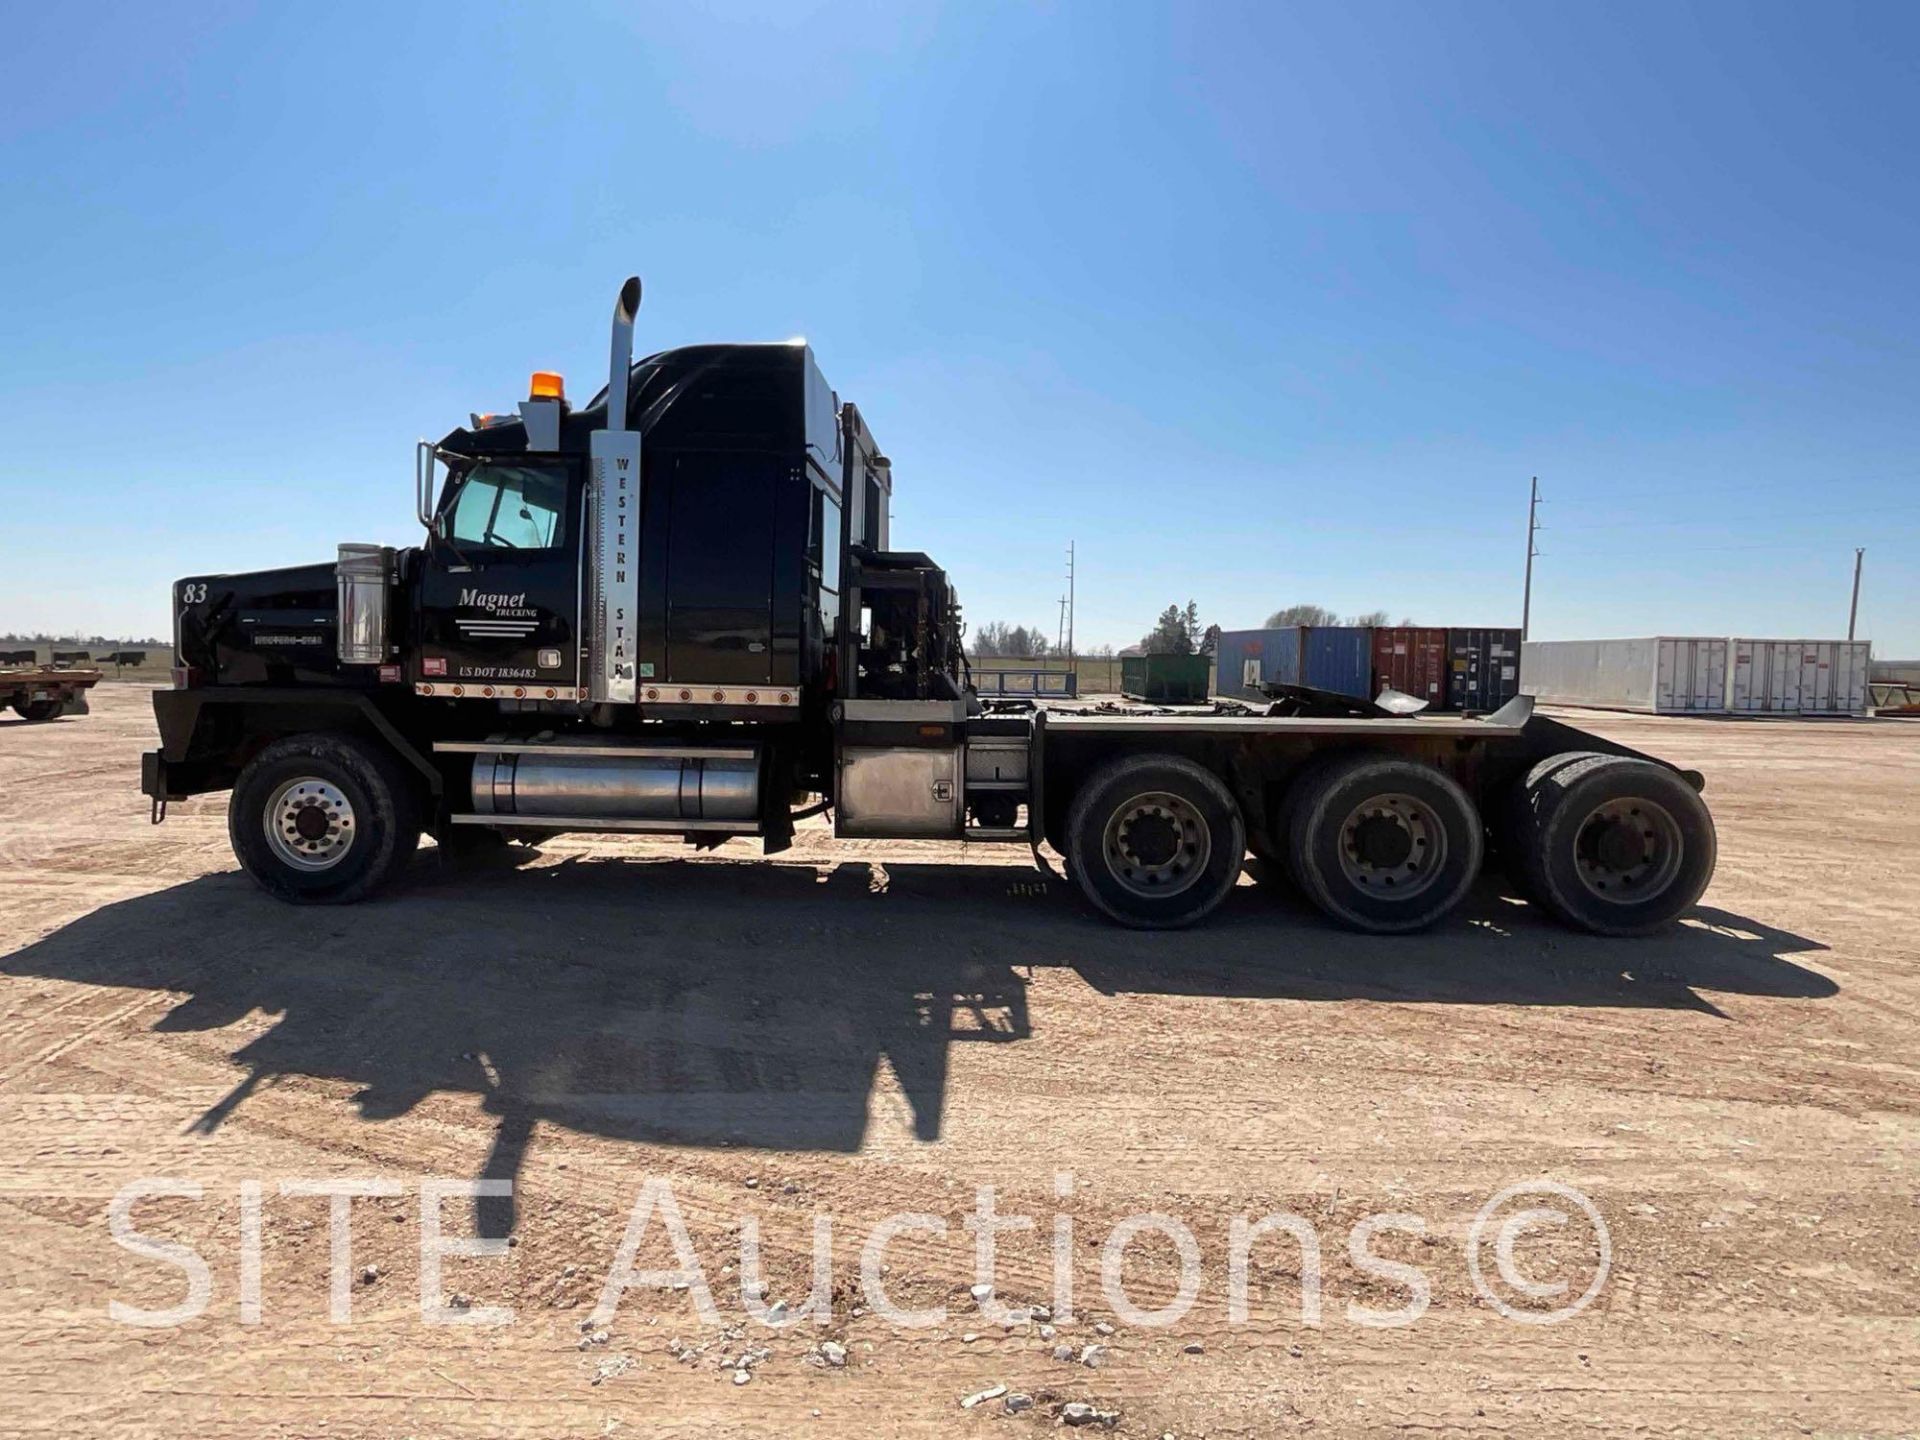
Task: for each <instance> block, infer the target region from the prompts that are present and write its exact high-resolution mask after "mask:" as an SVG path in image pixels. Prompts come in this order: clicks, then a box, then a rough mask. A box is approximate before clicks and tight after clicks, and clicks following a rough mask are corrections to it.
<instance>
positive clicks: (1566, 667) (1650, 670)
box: [1520, 635, 1728, 715]
mask: <svg viewBox="0 0 1920 1440" xmlns="http://www.w3.org/2000/svg"><path fill="white" fill-rule="evenodd" d="M1727 651H1728V645H1727V642H1726V641H1725V640H1722V639H1720V638H1718V637H1717V636H1699V635H1649V636H1645V637H1643V638H1639V639H1632V640H1529V641H1528V642H1527V643H1526V644H1525V645H1523V646H1522V647H1521V653H1520V688H1521V689H1522V690H1523V691H1524V692H1525V693H1526V694H1528V695H1532V696H1534V697H1535V698H1536V699H1539V700H1542V701H1545V702H1546V703H1548V704H1552V705H1588V706H1592V707H1594V708H1595V709H1601V710H1638V711H1642V712H1645V713H1647V714H1652V715H1714V714H1723V713H1725V711H1726V708H1727Z"/></svg>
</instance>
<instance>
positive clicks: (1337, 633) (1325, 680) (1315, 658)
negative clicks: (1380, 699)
mask: <svg viewBox="0 0 1920 1440" xmlns="http://www.w3.org/2000/svg"><path fill="white" fill-rule="evenodd" d="M1300 673H1301V674H1302V675H1303V676H1304V677H1305V678H1304V679H1302V681H1301V682H1300V683H1301V684H1303V685H1311V686H1312V687H1313V688H1314V689H1315V690H1331V691H1332V692H1333V693H1334V694H1336V695H1353V696H1356V697H1358V698H1359V699H1362V700H1371V699H1372V698H1373V627H1372V626H1370V625H1303V626H1302V627H1301V628H1300Z"/></svg>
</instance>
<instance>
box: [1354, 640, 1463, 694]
mask: <svg viewBox="0 0 1920 1440" xmlns="http://www.w3.org/2000/svg"><path fill="white" fill-rule="evenodd" d="M1388 689H1392V690H1398V691H1399V692H1400V693H1401V694H1402V695H1411V696H1413V698H1414V699H1416V700H1424V701H1426V702H1427V707H1428V708H1429V709H1432V710H1443V709H1445V708H1446V704H1447V632H1446V631H1445V630H1442V629H1440V628H1438V627H1437V626H1427V625H1378V626H1375V627H1374V631H1373V688H1372V690H1371V691H1370V693H1369V698H1371V696H1373V695H1378V694H1379V693H1380V692H1381V691H1382V690H1388Z"/></svg>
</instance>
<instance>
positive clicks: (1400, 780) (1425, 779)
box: [1287, 754, 1485, 935]
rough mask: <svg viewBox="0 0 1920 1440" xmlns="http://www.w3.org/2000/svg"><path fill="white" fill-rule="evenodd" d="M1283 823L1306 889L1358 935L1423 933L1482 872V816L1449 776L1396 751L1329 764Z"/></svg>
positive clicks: (1291, 861) (1304, 781) (1306, 785)
mask: <svg viewBox="0 0 1920 1440" xmlns="http://www.w3.org/2000/svg"><path fill="white" fill-rule="evenodd" d="M1289 808H1290V815H1289V817H1288V826H1287V831H1288V834H1287V862H1288V866H1289V868H1290V870H1291V873H1292V875H1293V877H1294V880H1295V881H1296V882H1297V883H1298V884H1299V886H1300V889H1301V890H1302V891H1303V892H1304V893H1305V894H1306V896H1307V898H1308V899H1310V900H1312V901H1313V903H1314V904H1315V905H1317V906H1319V908H1320V909H1321V911H1322V912H1324V913H1325V914H1326V915H1327V916H1329V917H1330V918H1332V919H1334V920H1338V921H1339V922H1340V923H1341V924H1343V925H1346V926H1348V927H1350V928H1351V929H1354V930H1361V931H1365V932H1367V933H1369V934H1373V935H1399V934H1404V933H1406V932H1407V931H1410V930H1424V929H1425V928H1426V927H1428V926H1429V925H1432V924H1434V923H1435V922H1437V921H1439V920H1440V919H1441V918H1442V917H1444V916H1445V915H1446V914H1447V913H1448V912H1449V911H1451V910H1452V909H1453V907H1454V906H1456V905H1458V904H1459V903H1460V901H1461V900H1462V899H1464V898H1465V897H1466V894H1467V891H1468V890H1470V889H1471V888H1472V886H1473V882H1474V879H1475V877H1476V876H1478V875H1479V873H1480V864H1481V861H1482V859H1483V858H1484V856H1485V841H1484V838H1483V833H1482V826H1481V823H1480V814H1479V811H1477V810H1476V809H1475V808H1474V804H1473V801H1472V800H1470V799H1468V798H1467V793H1466V791H1464V790H1462V789H1461V788H1460V786H1459V785H1458V784H1457V783H1456V782H1455V781H1454V779H1453V777H1452V776H1450V775H1448V774H1446V773H1445V772H1444V771H1441V770H1436V769H1435V768H1434V767H1433V766H1431V765H1426V764H1422V763H1420V762H1419V761H1415V760H1403V759H1400V758H1399V757H1397V756H1391V755H1370V754H1363V755H1354V756H1347V757H1342V758H1338V759H1330V760H1329V761H1327V762H1326V763H1325V764H1324V765H1320V766H1316V767H1315V768H1314V769H1313V770H1311V771H1309V772H1308V773H1307V774H1306V775H1304V776H1302V777H1301V783H1300V788H1299V791H1298V793H1297V794H1296V795H1295V796H1294V797H1293V798H1292V803H1291V805H1290V807H1289Z"/></svg>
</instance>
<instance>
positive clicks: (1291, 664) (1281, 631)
mask: <svg viewBox="0 0 1920 1440" xmlns="http://www.w3.org/2000/svg"><path fill="white" fill-rule="evenodd" d="M1299 683H1300V627H1299V626H1298V625H1283V626H1281V627H1279V628H1278V629H1274V630H1223V631H1221V633H1220V640H1219V643H1218V644H1217V645H1216V646H1215V647H1214V678H1213V693H1214V694H1216V695H1225V696H1227V697H1229V698H1231V699H1235V700H1253V701H1264V700H1265V699H1267V694H1266V692H1265V691H1264V690H1262V689H1261V688H1260V687H1261V686H1262V685H1267V684H1280V685H1298V684H1299Z"/></svg>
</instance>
